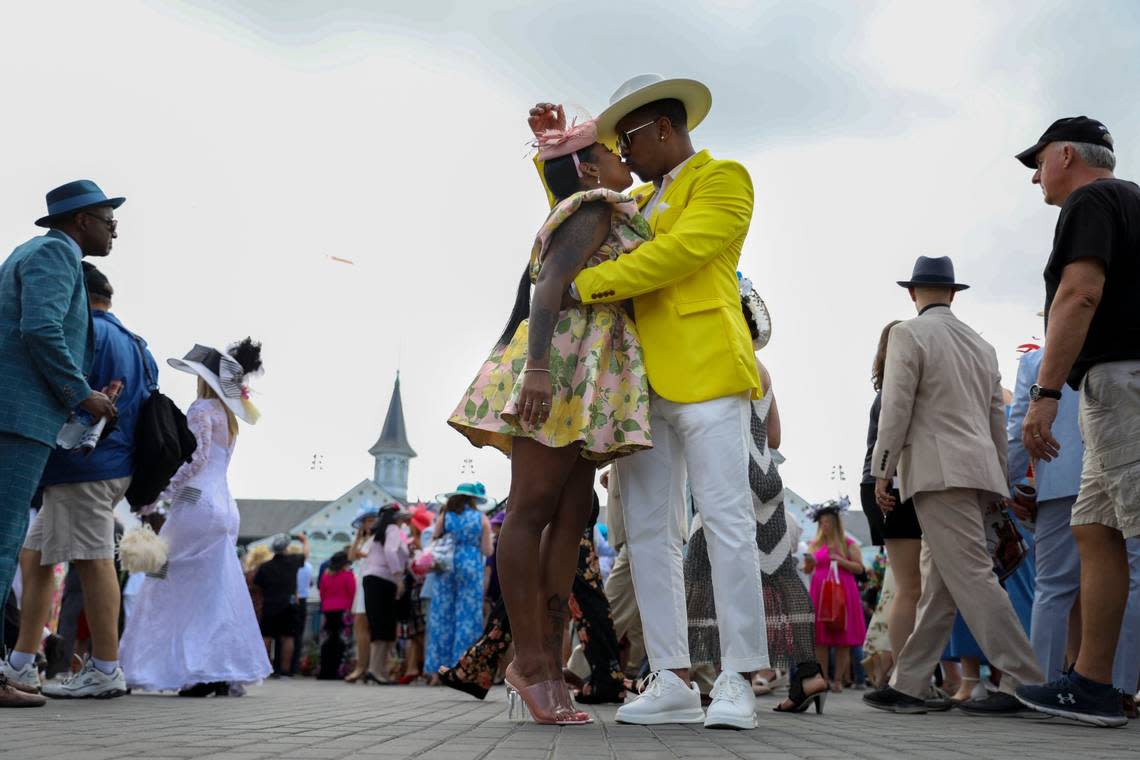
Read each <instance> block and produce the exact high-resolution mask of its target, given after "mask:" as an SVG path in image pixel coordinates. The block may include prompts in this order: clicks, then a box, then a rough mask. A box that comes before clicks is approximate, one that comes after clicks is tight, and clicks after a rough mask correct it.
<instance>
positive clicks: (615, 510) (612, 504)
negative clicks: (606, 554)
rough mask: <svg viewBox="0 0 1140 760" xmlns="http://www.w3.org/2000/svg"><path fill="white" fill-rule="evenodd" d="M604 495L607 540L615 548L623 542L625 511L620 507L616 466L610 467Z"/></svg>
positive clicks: (619, 489)
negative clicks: (608, 481) (605, 494)
mask: <svg viewBox="0 0 1140 760" xmlns="http://www.w3.org/2000/svg"><path fill="white" fill-rule="evenodd" d="M607 493H608V495H607V497H606V526H607V527H608V528H609V531H610V535H609V538H608V539H607V541H609V544H610V546H612V547H613V548H614V549H615V550H620V549H621V546H622V544H624V543H625V513H624V511H623V510H622V508H621V481H620V480H619V479H618V468H617V467H610V485H609V488H608V489H607Z"/></svg>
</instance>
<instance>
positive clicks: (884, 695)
mask: <svg viewBox="0 0 1140 760" xmlns="http://www.w3.org/2000/svg"><path fill="white" fill-rule="evenodd" d="M863 701H864V702H865V703H867V705H868V706H870V707H874V708H875V709H876V710H886V711H887V712H893V713H901V714H903V715H923V714H925V713H926V711H927V709H928V708H927V707H926V701H925V700H922V699H917V698H915V697H912V696H910V695H909V694H903V693H902V692H901V691H897V690H895V689H892V688H891V687H890V686H884V687H883V688H881V689H875V690H874V691H869V692H867V693H866V694H864V695H863Z"/></svg>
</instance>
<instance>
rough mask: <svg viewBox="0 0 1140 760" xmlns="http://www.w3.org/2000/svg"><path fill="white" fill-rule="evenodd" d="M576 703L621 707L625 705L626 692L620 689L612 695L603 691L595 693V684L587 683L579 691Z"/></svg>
mask: <svg viewBox="0 0 1140 760" xmlns="http://www.w3.org/2000/svg"><path fill="white" fill-rule="evenodd" d="M574 701H575V702H577V703H578V704H581V705H607V704H614V705H620V704H624V703H625V690H624V689H619V690H618V691H616V692H611V693H607V692H605V691H601V690H599V691H596V692H595V691H594V684H592V683H589V682H587V683H584V684H582V687H581V688H580V689H578V696H577V697H575V699H574Z"/></svg>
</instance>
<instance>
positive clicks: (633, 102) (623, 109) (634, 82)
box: [596, 74, 712, 143]
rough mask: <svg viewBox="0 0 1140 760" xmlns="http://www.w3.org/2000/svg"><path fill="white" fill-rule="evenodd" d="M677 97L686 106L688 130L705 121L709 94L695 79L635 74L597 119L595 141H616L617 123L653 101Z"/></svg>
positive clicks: (709, 104) (615, 94) (710, 104)
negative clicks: (596, 138)
mask: <svg viewBox="0 0 1140 760" xmlns="http://www.w3.org/2000/svg"><path fill="white" fill-rule="evenodd" d="M666 98H676V99H677V100H679V101H681V102H682V103H683V104H684V105H685V113H686V114H687V115H688V119H689V123H688V124H687V127H688V128H689V129H690V130H693V129H696V127H697V125H698V124H700V123H701V122H702V121H704V119H705V117H706V116H708V114H709V110H710V109H711V108H712V93H711V92H710V91H709V88H708V87H706V86H705V85H704V84H702V83H701V82H698V81H697V80H695V79H666V78H665V77H663V76H661V75H660V74H638V75H637V76H635V77H633V78H632V79H629V80H626V81H625V83H623V84H622V85H621V87H618V88H617V90H615V91H614V94H613V95H611V96H610V104H609V106H608V107H607V108H606V110H604V111H602V113H601V114H600V115H599V116H598V118H597V119H596V122H597V125H598V140H599V141H600V142H603V143H610V142H613V141H614V140H615V139H617V123H618V122H619V121H621V120H622V119H624V118H625V117H626V116H627V115H628V114H630V113H632V112H633V111H636V110H637V109H639V108H641V107H642V106H644V105H647V104H649V103H652V102H653V101H655V100H664V99H666Z"/></svg>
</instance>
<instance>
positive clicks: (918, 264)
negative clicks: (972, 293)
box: [898, 256, 970, 290]
mask: <svg viewBox="0 0 1140 760" xmlns="http://www.w3.org/2000/svg"><path fill="white" fill-rule="evenodd" d="M898 283H899V285H901V286H903V287H904V288H953V289H954V290H965V289H966V288H968V287H970V286H969V285H963V284H962V283H960V282H955V281H954V262H953V261H951V260H950V257H949V256H939V257H938V258H936V259H932V258H930V257H929V256H919V257H918V259H917V260H916V261H915V262H914V271H913V272H912V273H911V275H910V279H909V280H899V281H898Z"/></svg>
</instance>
